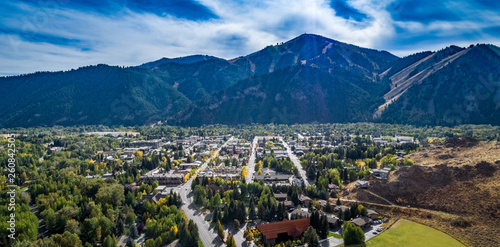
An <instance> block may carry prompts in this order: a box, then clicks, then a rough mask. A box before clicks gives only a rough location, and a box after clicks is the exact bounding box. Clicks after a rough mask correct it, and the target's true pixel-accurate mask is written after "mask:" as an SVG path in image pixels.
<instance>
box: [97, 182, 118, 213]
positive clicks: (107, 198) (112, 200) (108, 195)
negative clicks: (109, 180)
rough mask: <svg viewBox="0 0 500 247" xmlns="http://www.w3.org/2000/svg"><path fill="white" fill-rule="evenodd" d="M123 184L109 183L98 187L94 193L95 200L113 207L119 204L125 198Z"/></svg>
mask: <svg viewBox="0 0 500 247" xmlns="http://www.w3.org/2000/svg"><path fill="white" fill-rule="evenodd" d="M124 193H125V192H124V189H123V185H121V184H111V185H108V186H104V187H101V188H99V191H98V192H97V195H96V201H97V202H100V203H102V205H105V204H106V203H107V204H110V205H113V207H114V208H116V207H117V206H119V205H121V203H122V202H123V200H124V199H125V195H124Z"/></svg>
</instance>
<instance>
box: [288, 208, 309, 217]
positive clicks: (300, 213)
mask: <svg viewBox="0 0 500 247" xmlns="http://www.w3.org/2000/svg"><path fill="white" fill-rule="evenodd" d="M291 215H292V216H295V218H299V219H302V218H310V217H311V213H309V212H307V211H304V210H300V209H295V210H293V211H292V213H291Z"/></svg>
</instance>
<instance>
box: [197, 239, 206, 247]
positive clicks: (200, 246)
mask: <svg viewBox="0 0 500 247" xmlns="http://www.w3.org/2000/svg"><path fill="white" fill-rule="evenodd" d="M198 247H205V245H203V242H201V239H199V238H198Z"/></svg>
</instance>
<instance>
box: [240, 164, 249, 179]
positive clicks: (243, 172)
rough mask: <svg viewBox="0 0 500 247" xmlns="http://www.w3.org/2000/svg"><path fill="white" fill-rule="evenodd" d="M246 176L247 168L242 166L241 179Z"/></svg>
mask: <svg viewBox="0 0 500 247" xmlns="http://www.w3.org/2000/svg"><path fill="white" fill-rule="evenodd" d="M247 175H248V171H247V166H243V167H242V168H241V177H242V178H246V177H247Z"/></svg>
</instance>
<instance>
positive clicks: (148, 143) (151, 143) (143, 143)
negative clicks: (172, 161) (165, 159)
mask: <svg viewBox="0 0 500 247" xmlns="http://www.w3.org/2000/svg"><path fill="white" fill-rule="evenodd" d="M161 143H162V140H161V139H156V140H139V141H133V142H131V143H130V146H132V147H136V148H141V147H142V148H147V147H149V148H159V147H160V146H161Z"/></svg>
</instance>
